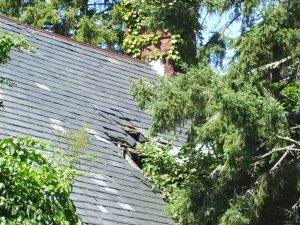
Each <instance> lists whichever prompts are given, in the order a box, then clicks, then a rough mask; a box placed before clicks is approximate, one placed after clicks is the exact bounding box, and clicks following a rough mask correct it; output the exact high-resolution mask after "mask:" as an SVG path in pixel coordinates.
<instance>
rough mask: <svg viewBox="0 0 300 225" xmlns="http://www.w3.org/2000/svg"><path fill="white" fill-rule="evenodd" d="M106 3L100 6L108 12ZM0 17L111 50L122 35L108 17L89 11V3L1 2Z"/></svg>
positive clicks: (76, 0)
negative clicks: (13, 19) (3, 16)
mask: <svg viewBox="0 0 300 225" xmlns="http://www.w3.org/2000/svg"><path fill="white" fill-rule="evenodd" d="M108 2H109V1H106V3H105V4H106V5H105V4H104V3H103V4H102V5H103V6H106V7H109V8H110V7H111V5H110V4H108ZM97 4H100V2H98V3H97ZM108 12H109V11H108ZM0 13H2V14H4V15H8V16H12V17H14V18H18V19H20V20H21V21H22V22H25V23H28V24H31V25H33V26H34V27H38V28H43V29H46V30H50V31H53V32H55V33H57V34H62V35H65V36H68V37H73V38H74V39H76V40H78V41H82V42H85V43H89V44H93V45H102V46H103V45H104V46H106V47H109V48H112V49H113V48H115V45H118V44H119V42H120V40H119V38H120V34H121V33H122V32H121V30H120V29H119V28H118V27H117V26H116V25H115V24H112V21H111V20H110V19H111V15H110V13H101V12H98V11H97V10H95V8H93V7H91V3H90V1H82V0H70V1H66V0H50V1H46V0H30V1H6V0H0Z"/></svg>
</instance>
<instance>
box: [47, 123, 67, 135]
mask: <svg viewBox="0 0 300 225" xmlns="http://www.w3.org/2000/svg"><path fill="white" fill-rule="evenodd" d="M50 126H51V127H52V128H53V129H54V130H56V131H60V132H62V133H66V131H65V129H64V128H63V127H62V126H59V125H56V124H52V123H50Z"/></svg>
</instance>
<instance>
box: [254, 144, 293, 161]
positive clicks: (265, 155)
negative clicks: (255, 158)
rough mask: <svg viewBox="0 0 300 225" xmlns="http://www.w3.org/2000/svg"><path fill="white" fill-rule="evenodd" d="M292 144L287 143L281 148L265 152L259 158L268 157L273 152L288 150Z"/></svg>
mask: <svg viewBox="0 0 300 225" xmlns="http://www.w3.org/2000/svg"><path fill="white" fill-rule="evenodd" d="M293 146H294V145H289V146H285V147H282V148H275V149H273V150H272V151H270V152H267V153H266V154H264V155H262V156H260V157H259V158H260V159H264V158H266V157H268V156H269V155H272V154H273V153H274V152H278V151H284V150H290V148H292V147H293Z"/></svg>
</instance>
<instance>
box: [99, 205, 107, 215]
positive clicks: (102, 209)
mask: <svg viewBox="0 0 300 225" xmlns="http://www.w3.org/2000/svg"><path fill="white" fill-rule="evenodd" d="M97 206H98V208H99V209H100V211H101V212H103V213H108V211H107V210H106V208H105V207H104V206H102V205H97Z"/></svg>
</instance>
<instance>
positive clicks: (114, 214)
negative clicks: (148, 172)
mask: <svg viewBox="0 0 300 225" xmlns="http://www.w3.org/2000/svg"><path fill="white" fill-rule="evenodd" d="M0 30H1V31H5V32H12V33H17V34H21V35H23V36H24V37H25V38H26V39H27V40H28V41H29V43H30V44H31V45H32V46H33V47H34V48H35V52H23V53H22V52H17V51H13V52H12V56H11V61H10V62H9V63H8V64H6V65H1V66H0V74H1V76H3V77H6V78H9V79H12V80H14V82H15V84H16V86H15V87H9V86H1V87H0V90H1V95H2V97H3V100H4V109H3V110H2V109H1V111H0V136H1V137H3V136H8V135H15V136H19V135H31V136H34V137H37V138H42V139H47V140H50V141H52V142H53V143H55V144H56V145H58V146H59V147H60V148H61V149H65V148H66V143H65V141H64V138H62V134H61V131H60V130H70V129H71V130H74V129H78V128H80V127H81V126H83V125H84V126H87V127H89V129H92V132H91V133H95V132H96V134H91V143H90V146H89V150H88V151H89V152H92V153H96V154H95V156H94V157H93V159H85V160H82V162H81V165H80V168H81V170H83V171H84V172H83V175H81V176H79V177H78V178H77V179H76V182H75V183H74V186H73V191H72V196H71V197H72V199H73V200H74V202H75V205H76V208H77V213H78V214H79V215H80V217H81V218H82V220H83V222H84V223H86V224H95V225H96V224H97V225H98V224H105V225H110V224H112V225H115V224H123V225H124V224H140V225H159V224H173V221H172V220H171V219H170V218H169V217H168V216H167V215H166V214H165V213H164V205H165V203H164V201H163V200H162V197H161V196H160V195H159V194H157V193H154V192H153V191H152V190H151V188H150V187H149V185H148V184H147V182H146V181H145V180H144V178H143V177H142V175H141V174H140V172H139V171H137V170H135V169H134V168H132V167H131V166H130V165H129V163H128V162H127V161H126V160H125V159H123V158H122V153H121V151H120V150H119V149H118V148H117V147H116V146H115V145H114V144H113V143H111V142H110V141H109V136H113V137H116V138H119V139H123V140H124V141H126V142H127V143H128V144H133V143H134V139H133V138H132V137H130V136H129V135H128V134H126V133H125V132H124V131H123V130H122V128H121V127H120V123H121V121H122V120H123V119H125V118H126V119H129V120H130V121H132V123H133V124H134V125H135V126H137V127H138V128H142V129H146V128H147V127H149V123H150V122H149V116H148V115H147V114H146V113H145V112H142V111H140V110H138V108H137V104H136V102H135V101H134V99H133V96H132V95H131V93H130V88H131V83H132V81H134V80H137V79H141V78H144V79H145V78H146V79H148V80H152V81H153V80H154V79H155V77H156V74H155V72H154V71H153V70H152V69H151V67H150V66H149V65H147V64H144V63H141V62H139V61H136V60H133V59H130V58H128V57H125V56H121V55H116V54H113V53H110V52H108V51H105V50H100V49H96V48H93V47H90V46H86V45H82V44H79V43H77V42H74V41H71V40H68V39H65V38H62V37H59V36H56V35H52V34H49V33H46V32H44V31H37V30H35V29H32V28H30V27H28V26H24V25H22V24H19V23H16V22H13V21H10V20H8V19H6V18H2V17H0ZM55 129H56V130H55ZM95 135H97V136H98V137H96V136H95ZM99 137H101V138H100V139H99Z"/></svg>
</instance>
